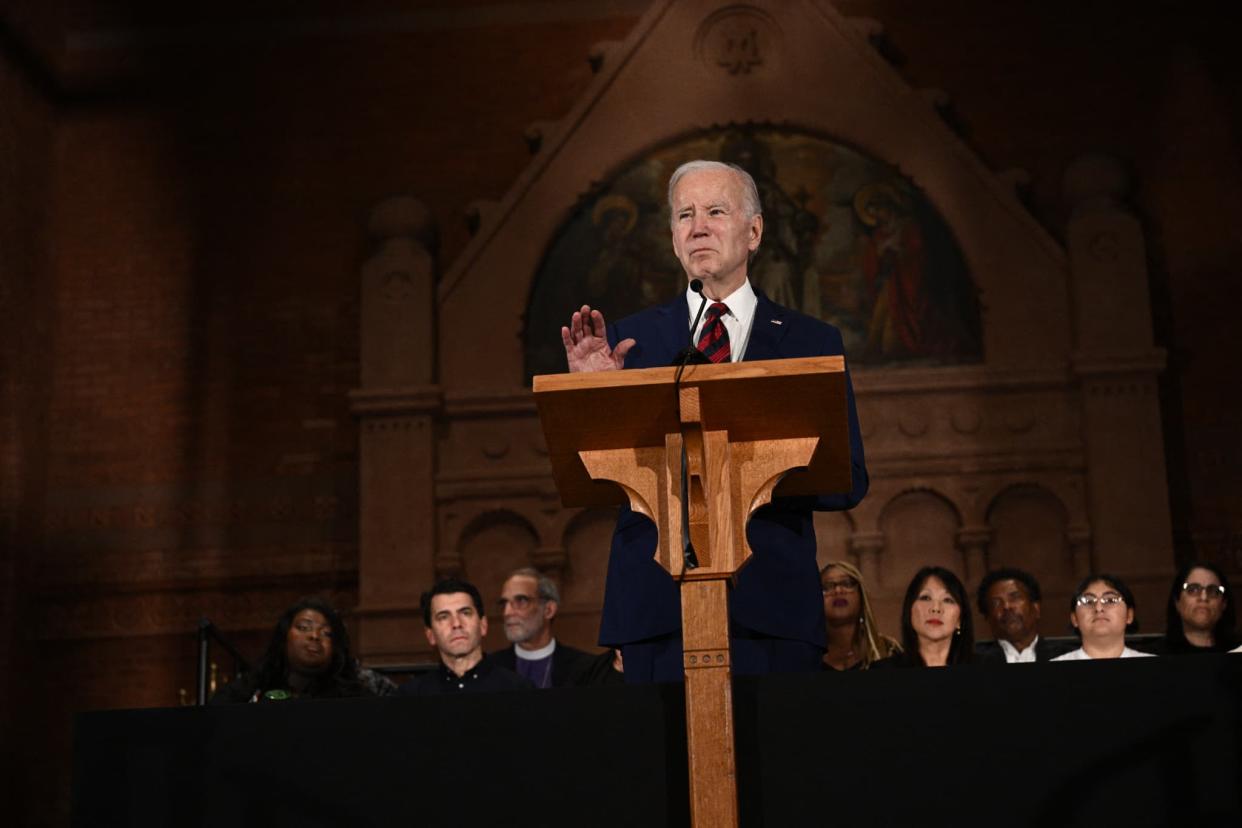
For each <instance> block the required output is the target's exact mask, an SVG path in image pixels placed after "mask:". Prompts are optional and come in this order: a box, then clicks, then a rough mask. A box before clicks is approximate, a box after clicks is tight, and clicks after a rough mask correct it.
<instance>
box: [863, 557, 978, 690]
mask: <svg viewBox="0 0 1242 828" xmlns="http://www.w3.org/2000/svg"><path fill="white" fill-rule="evenodd" d="M901 646H902V649H903V650H904V651H905V652H902V653H900V654H898V655H895V656H892V657H891V658H886V659H884V660H883V661H879V662H876V664H875V666H876V667H945V666H948V665H951V664H964V663H966V662H968V661H970V660H971V658H972V656H973V654H974V650H975V631H974V625H973V622H972V621H971V617H970V604H969V602H968V599H967V597H966V587H964V586H962V582H961V579H959V578H958V577H957V576H956V575H954V574H953V573H952V572H950V571H949V570H947V569H945V568H944V567H940V566H925V567H923V568H922V569H920V570H919V571H918V572H916V573H915V574H914V579H913V580H911V581H910V586H909V587H908V588H907V589H906V597H905V600H903V601H902V602H901Z"/></svg>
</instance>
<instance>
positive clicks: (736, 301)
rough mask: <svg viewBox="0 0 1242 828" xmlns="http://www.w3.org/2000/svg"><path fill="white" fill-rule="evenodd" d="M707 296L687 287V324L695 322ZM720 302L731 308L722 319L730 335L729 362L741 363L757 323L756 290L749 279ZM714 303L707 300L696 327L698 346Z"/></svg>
mask: <svg viewBox="0 0 1242 828" xmlns="http://www.w3.org/2000/svg"><path fill="white" fill-rule="evenodd" d="M705 296H706V294H703V295H702V296H700V295H699V294H697V293H695V292H694V291H692V290H691V289H690V286H689V285H686V304H687V305H689V307H690V317H689V319H687V320H686V322H687V323H691V324H692V323H693V322H694V315H695V314H696V313H698V312H699V303H700V302H702V301H703V298H704V297H705ZM719 301H721V302H724V303H725V304H726V305H728V306H729V312H728V313H726V314H725V315H724V316H723V317H721V319H722V320H723V321H724V326H725V331H726V332H728V334H729V361H730V362H740V361H741V360H742V356H743V355H744V354H745V353H746V343H747V342H749V341H750V327H751V323H753V322H754V321H755V307H756V306H757V305H758V304H759V299H758V297H756V296H755V289H754V288H752V287H751V286H750V280H749V279H747V280H746V281H744V282H742V286H741V287H739V288H738V289H737V290H735V291H733V292H732V293H730V294H729V295H728V296H726V297H725V298H723V299H721V300H719ZM714 302H715V300H713V299H711V298H708V299H707V304H706V305H705V306H704V308H703V318H702V319H700V320H699V324H698V325H695V328H694V342H695V344H698V341H699V336H700V335H701V334H702V333H703V324H704V323H705V322H706V321H707V309H708V308H710V307H711V306H712V305H713V304H714Z"/></svg>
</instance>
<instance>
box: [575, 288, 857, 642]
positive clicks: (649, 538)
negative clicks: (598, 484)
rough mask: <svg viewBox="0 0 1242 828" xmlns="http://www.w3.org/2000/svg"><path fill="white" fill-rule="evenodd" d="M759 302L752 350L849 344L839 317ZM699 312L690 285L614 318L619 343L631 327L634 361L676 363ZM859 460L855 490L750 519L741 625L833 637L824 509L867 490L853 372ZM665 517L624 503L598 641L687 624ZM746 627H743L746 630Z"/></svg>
mask: <svg viewBox="0 0 1242 828" xmlns="http://www.w3.org/2000/svg"><path fill="white" fill-rule="evenodd" d="M755 293H756V294H757V296H758V299H759V302H758V305H757V306H756V308H755V318H754V321H753V322H752V324H751V331H750V339H749V340H748V342H747V344H746V353H745V354H743V360H744V361H746V362H752V361H755V360H763V359H790V358H794V357H811V356H833V355H839V354H842V353H843V349H842V344H841V333H840V331H838V330H837V329H836V328H834V327H833V326H832V325H829V324H828V323H826V322H822V321H820V320H818V319H815V318H813V317H810V316H806V315H804V314H801V313H798V312H796V311H793V310H790V309H788V308H784V307H781V306H780V305H777V304H775V303H774V302H772V301H770V300H769V299H768V298H767V297H765V296H764V295H763V294H762V293H759V291H758V290H756V291H755ZM689 319H690V314H689V309H688V306H687V304H686V296H685V294H684V293H683V294H681V295H680V296H678V297H677V299H675V300H674V301H672V302H670V303H668V304H666V305H660V306H657V307H654V308H649V309H647V310H645V311H641V312H639V313H636V314H634V315H633V316H629V317H626V318H625V319H622V320H621V321H620V322H617V323H615V324H612V325H609V326H608V341H609V343H610V344H612V345H613V346H614V347H615V346H616V344H617V343H618V342H620V341H621V340H623V339H627V338H630V337H632V338H633V339H634V340H635V341H636V343H637V344H635V345H634V347H633V348H631V349H630V352H629V353H628V354H627V355H626V359H625V367H626V368H654V367H661V366H667V365H669V364H670V363H672V361H673V359H674V358H675V357H676V355H677V354H678V352H680V351H681V350H682V349H683V348H685V347H686V345H687V342H688V340H689V328H690V322H689ZM845 388H846V397H847V404H848V406H849V435H850V437H849V439H850V461H851V473H852V482H853V485H852V487H851V490H850V491H849V492H848V493H846V494H838V495H825V496H821V497H818V498H815V497H797V498H776V499H774V500H773V501H772V503H770V504H768V505H766V506H764V507H763V508H761V509H759V510H757V511H756V512H755V513H754V515H753V516H752V518H751V520H750V523H749V524H747V526H746V538H747V540H748V541H749V542H750V547H751V549H752V550H754V555H753V556H752V558H751V559H750V560H749V561H748V562H747V563H746V565H745V566H744V567H743V568H742V570H741V572H740V573H739V574H738V576H737V580H736V585H735V587H734V589H732V590H731V592H730V596H729V617H730V623H731V625H732V628H733V631H734V632H735V633H737V632H742V634H746V633H745V631H750V632H753V633H757V634H760V635H764V636H771V637H774V638H785V639H792V640H796V641H804V642H807V643H809V644H812V645H815V646H818V647H821V648H822V647H823V646H824V601H823V592H822V589H821V587H820V585H819V571H818V568H817V567H816V564H815V529H814V526H813V524H812V520H811V516H812V515H811V513H812V511H813V510H815V509H820V510H835V509H849V508H851V507H852V506H854V505H855V504H857V503H858V502H859V501H860V500H862V498H863V495H865V494H866V493H867V484H868V481H867V469H866V464H865V462H864V460H863V447H862V435H861V434H860V432H859V429H858V415H857V413H856V412H855V410H854V389H853V386H852V385H851V383H850V381H849V374H848V373H847V374H846V383H845ZM656 543H657V533H656V526H655V523H653V522H652V521H651V520H649V519H647V518H646V517H644V516H643V515H641V514H638V513H636V512H634V511H632V510H631V509H630V508H629V506H628V505H627V506H623V507H621V513H620V515H619V516H618V518H617V526H616V529H615V530H614V532H613V537H612V548H611V551H610V554H609V557H608V580H607V582H606V585H605V588H604V611H603V617H602V619H601V621H600V631H599V643H600V644H601V645H603V646H606V647H616V646H620V645H622V644H633V643H636V642H639V641H643V640H645V639H649V638H657V637H660V636H666V635H669V634H670V633H674V632H676V631H677V630H679V629H680V628H681V596H680V594H679V592H678V587H677V583H676V582H675V581H674V580H673V578H672V577H671V576H670V575H669V574H668V572H666V571H665V570H664V569H663V568H662V567H661V566H660V565H659V564H658V563H656V561H655V551H656ZM739 628H742V629H741V630H739Z"/></svg>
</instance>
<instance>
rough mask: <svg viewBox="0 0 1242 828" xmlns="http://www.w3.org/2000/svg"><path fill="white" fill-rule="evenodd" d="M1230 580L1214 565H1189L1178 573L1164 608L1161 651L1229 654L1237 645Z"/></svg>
mask: <svg viewBox="0 0 1242 828" xmlns="http://www.w3.org/2000/svg"><path fill="white" fill-rule="evenodd" d="M1232 598H1233V595H1232V593H1231V592H1230V590H1229V579H1228V578H1226V577H1225V573H1224V572H1222V571H1221V570H1220V568H1219V567H1218V566H1216V565H1215V564H1210V563H1205V562H1194V563H1188V564H1186V565H1185V566H1183V567H1182V568H1181V569H1179V570H1178V571H1177V575H1176V576H1175V577H1174V578H1173V584H1172V586H1171V587H1170V589H1169V601H1168V604H1167V605H1166V608H1165V614H1166V618H1167V623H1166V626H1165V630H1164V642H1163V646H1162V647H1161V652H1163V653H1164V654H1167V655H1184V654H1192V653H1227V652H1229V651H1230V650H1231V649H1233V648H1234V647H1236V646H1238V644H1239V641H1238V636H1237V631H1236V630H1235V628H1234V624H1235V620H1234V618H1235V616H1234V608H1233V600H1232Z"/></svg>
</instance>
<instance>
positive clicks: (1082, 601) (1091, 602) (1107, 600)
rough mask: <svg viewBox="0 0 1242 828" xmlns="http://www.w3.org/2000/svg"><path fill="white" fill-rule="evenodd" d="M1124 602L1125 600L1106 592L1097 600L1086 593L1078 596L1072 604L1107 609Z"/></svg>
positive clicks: (1115, 594)
mask: <svg viewBox="0 0 1242 828" xmlns="http://www.w3.org/2000/svg"><path fill="white" fill-rule="evenodd" d="M1125 602H1126V599H1125V598H1122V597H1121V596H1120V595H1118V594H1117V593H1115V592H1106V593H1104V594H1103V595H1101V596H1100V597H1098V598H1097V597H1095V596H1094V595H1092V594H1091V593H1090V592H1086V593H1083V594H1082V595H1079V596H1078V599H1077V600H1076V601H1074V604H1075V605H1077V606H1080V607H1095V606H1096V605H1099V606H1100V607H1103V608H1104V609H1107V608H1108V607H1111V606H1115V605H1117V604H1124V603H1125Z"/></svg>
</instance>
